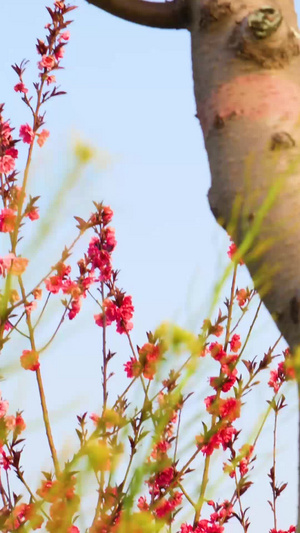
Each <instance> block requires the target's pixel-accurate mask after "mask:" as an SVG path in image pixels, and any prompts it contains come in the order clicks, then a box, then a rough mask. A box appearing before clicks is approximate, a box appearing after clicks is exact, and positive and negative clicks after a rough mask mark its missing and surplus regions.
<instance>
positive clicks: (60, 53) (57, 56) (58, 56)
mask: <svg viewBox="0 0 300 533" xmlns="http://www.w3.org/2000/svg"><path fill="white" fill-rule="evenodd" d="M64 54H65V48H64V47H63V46H58V47H57V48H56V49H55V51H54V55H55V59H56V60H57V61H59V60H60V59H62V58H63V57H64Z"/></svg>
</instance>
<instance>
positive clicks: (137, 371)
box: [124, 357, 142, 378]
mask: <svg viewBox="0 0 300 533" xmlns="http://www.w3.org/2000/svg"><path fill="white" fill-rule="evenodd" d="M124 370H125V372H126V374H127V377H128V378H134V377H137V376H140V375H141V373H142V368H141V364H140V362H139V361H138V360H137V359H136V358H135V357H131V358H130V361H127V363H125V364H124Z"/></svg>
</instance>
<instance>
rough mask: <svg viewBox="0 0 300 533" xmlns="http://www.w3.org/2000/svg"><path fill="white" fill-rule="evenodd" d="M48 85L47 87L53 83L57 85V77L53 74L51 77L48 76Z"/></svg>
mask: <svg viewBox="0 0 300 533" xmlns="http://www.w3.org/2000/svg"><path fill="white" fill-rule="evenodd" d="M45 80H46V83H47V85H50V84H51V83H55V82H56V77H55V76H54V74H51V75H48V76H47V77H46V78H45Z"/></svg>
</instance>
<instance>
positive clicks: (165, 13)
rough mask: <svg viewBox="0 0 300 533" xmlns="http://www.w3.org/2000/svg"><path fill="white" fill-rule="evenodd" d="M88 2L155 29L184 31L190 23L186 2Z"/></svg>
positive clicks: (139, 0) (108, 0) (135, 0)
mask: <svg viewBox="0 0 300 533" xmlns="http://www.w3.org/2000/svg"><path fill="white" fill-rule="evenodd" d="M87 2H88V3H89V4H93V5H94V6H97V7H100V9H103V10H104V11H107V12H108V13H111V14H112V15H115V16H117V17H120V18H122V19H125V20H129V21H130V22H135V23H136V24H142V25H144V26H150V27H153V28H164V29H182V28H186V27H187V23H188V8H187V1H186V0H172V1H167V2H163V3H157V2H148V1H144V0H87Z"/></svg>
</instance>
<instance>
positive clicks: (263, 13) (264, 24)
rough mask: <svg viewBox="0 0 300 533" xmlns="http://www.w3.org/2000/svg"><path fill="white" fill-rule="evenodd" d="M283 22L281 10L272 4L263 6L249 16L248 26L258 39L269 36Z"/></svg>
mask: <svg viewBox="0 0 300 533" xmlns="http://www.w3.org/2000/svg"><path fill="white" fill-rule="evenodd" d="M281 22H282V14H281V12H280V11H279V10H278V9H275V8H273V7H271V6H264V7H261V8H260V9H257V10H256V11H254V12H253V13H250V15H249V16H248V26H249V28H250V31H251V32H252V33H253V35H254V37H255V38H256V39H266V38H267V37H269V36H270V35H271V34H272V33H273V32H274V31H276V30H277V28H279V26H280V24H281Z"/></svg>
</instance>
